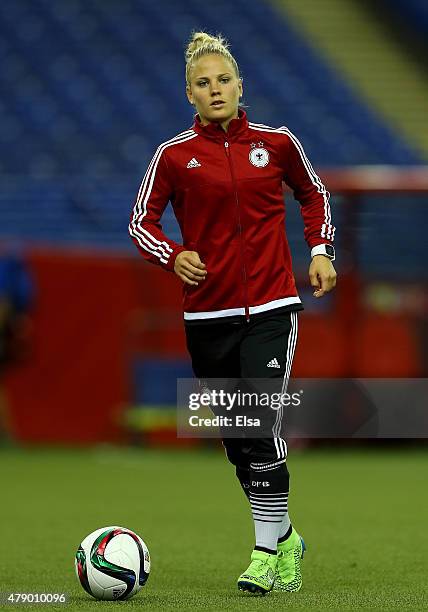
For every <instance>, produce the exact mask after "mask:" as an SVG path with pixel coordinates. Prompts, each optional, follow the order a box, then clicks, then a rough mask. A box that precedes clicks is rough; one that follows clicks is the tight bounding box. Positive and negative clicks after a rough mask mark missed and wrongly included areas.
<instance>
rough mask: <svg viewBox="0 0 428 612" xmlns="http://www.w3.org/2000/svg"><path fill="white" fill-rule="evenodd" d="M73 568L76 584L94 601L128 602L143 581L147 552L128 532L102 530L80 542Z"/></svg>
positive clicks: (145, 577)
mask: <svg viewBox="0 0 428 612" xmlns="http://www.w3.org/2000/svg"><path fill="white" fill-rule="evenodd" d="M75 568H76V574H77V578H78V579H79V581H80V584H81V585H82V587H83V588H84V589H85V591H87V592H88V593H89V594H90V595H92V597H95V599H107V600H109V601H112V600H116V599H118V600H122V599H130V598H131V597H133V596H134V595H135V594H136V593H138V591H139V590H140V589H141V588H142V587H143V586H144V585H145V584H146V582H147V578H148V577H149V573H150V553H149V549H148V548H147V546H146V545H145V543H144V542H143V540H142V539H141V538H140V537H139V536H138V535H137V534H136V533H134V532H133V531H131V530H130V529H126V528H124V527H116V526H113V527H103V528H102V529H97V530H96V531H94V532H92V533H90V534H89V535H88V536H87V537H86V538H85V539H84V540H83V542H82V543H81V545H80V546H79V548H78V549H77V553H76V559H75Z"/></svg>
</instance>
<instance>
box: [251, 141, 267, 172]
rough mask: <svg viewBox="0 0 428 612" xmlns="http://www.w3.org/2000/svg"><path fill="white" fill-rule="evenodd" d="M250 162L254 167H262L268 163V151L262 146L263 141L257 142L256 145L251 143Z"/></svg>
mask: <svg viewBox="0 0 428 612" xmlns="http://www.w3.org/2000/svg"><path fill="white" fill-rule="evenodd" d="M250 162H251V163H252V164H253V166H256V168H264V167H265V166H267V165H268V163H269V152H268V151H267V150H266V149H265V148H264V147H263V143H262V142H259V143H257V145H255V144H254V143H252V144H251V151H250Z"/></svg>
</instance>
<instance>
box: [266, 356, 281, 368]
mask: <svg viewBox="0 0 428 612" xmlns="http://www.w3.org/2000/svg"><path fill="white" fill-rule="evenodd" d="M266 367H268V368H280V367H281V366H280V365H279V361H278V359H277V358H276V357H274V358H273V359H271V360H270V361H269V363H268V364H267V366H266Z"/></svg>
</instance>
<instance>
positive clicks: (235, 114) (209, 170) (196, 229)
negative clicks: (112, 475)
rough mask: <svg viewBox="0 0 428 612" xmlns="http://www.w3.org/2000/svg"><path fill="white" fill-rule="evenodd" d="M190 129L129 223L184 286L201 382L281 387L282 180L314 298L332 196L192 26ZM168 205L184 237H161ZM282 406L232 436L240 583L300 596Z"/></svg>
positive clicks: (284, 336) (229, 450)
mask: <svg viewBox="0 0 428 612" xmlns="http://www.w3.org/2000/svg"><path fill="white" fill-rule="evenodd" d="M186 93H187V97H188V100H189V102H190V103H191V104H193V105H194V106H195V108H196V111H197V114H196V117H195V122H194V125H193V127H192V128H190V129H188V130H186V131H184V132H182V133H180V134H178V135H177V136H175V137H174V138H172V139H171V140H168V141H167V142H165V143H163V144H161V145H160V146H159V148H158V149H157V151H156V153H155V155H154V157H153V159H152V161H151V163H150V165H149V167H148V169H147V172H146V174H145V176H144V179H143V181H142V184H141V187H140V190H139V193H138V196H137V200H136V204H135V207H134V211H133V214H132V218H131V223H130V226H129V230H130V234H131V236H132V238H133V240H134V242H135V244H136V245H137V247H138V248H139V249H140V251H141V253H142V255H143V256H144V257H145V258H146V259H147V260H148V261H151V262H153V263H156V264H159V265H161V266H162V267H164V268H165V269H166V270H170V271H174V272H175V274H176V275H177V276H178V277H179V278H180V279H181V280H182V281H183V283H184V285H183V289H184V298H183V302H184V323H185V330H186V338H187V346H188V349H189V352H190V355H191V358H192V365H193V369H194V372H195V375H196V376H197V377H198V378H203V379H206V378H217V379H218V378H230V377H236V378H239V377H242V378H245V379H261V378H263V379H273V380H274V381H276V384H277V385H279V388H280V389H281V390H282V391H283V392H284V391H285V389H286V386H287V382H288V378H289V376H290V370H291V364H292V359H293V355H294V349H295V345H296V339H297V311H298V310H301V309H302V305H301V301H300V299H299V296H298V294H297V291H296V287H295V282H294V278H293V274H292V270H291V257H290V252H289V248H288V244H287V239H286V235H285V208H284V197H283V190H282V181H285V182H286V183H287V184H288V185H290V187H291V188H292V189H293V191H294V195H295V197H296V199H298V200H299V201H300V204H301V211H302V216H303V220H304V224H305V229H304V234H305V239H306V241H307V243H308V246H309V248H310V249H311V257H312V261H311V263H310V267H309V277H310V282H311V285H312V287H313V288H314V296H315V297H317V298H319V297H322V296H323V295H324V294H325V293H327V292H328V291H330V290H331V289H332V288H333V287H334V286H335V284H336V273H335V271H334V268H333V265H332V260H333V259H334V249H333V247H332V245H331V243H332V241H333V238H334V227H333V226H332V225H331V215H330V206H329V200H328V197H329V194H328V192H327V191H326V189H325V187H324V185H323V184H322V183H321V180H320V179H319V177H318V176H317V175H316V174H315V172H314V170H313V168H312V166H311V164H310V162H309V161H308V159H307V157H306V155H305V153H304V151H303V148H302V145H301V144H300V142H299V141H298V140H297V138H296V137H295V136H294V135H293V134H292V133H291V132H290V131H289V130H288V129H287V128H285V127H282V128H278V129H277V128H272V127H269V126H265V125H261V124H255V123H251V122H249V121H248V119H247V116H246V113H245V111H244V110H243V109H242V108H240V107H239V100H240V98H241V97H242V93H243V87H242V79H241V77H240V73H239V68H238V65H237V63H236V61H235V59H234V57H233V56H232V55H231V53H230V51H229V50H228V46H227V43H226V42H225V40H224V39H223V38H222V37H221V36H217V37H213V36H210V35H208V34H206V33H205V32H197V33H194V34H193V36H192V37H191V40H190V41H189V44H188V47H187V50H186ZM168 201H171V203H172V206H173V209H174V213H175V215H176V217H177V220H178V223H179V225H180V229H181V232H182V236H183V245H179V244H177V243H175V242H173V241H172V240H170V239H169V238H167V237H166V236H165V234H164V233H163V232H162V227H161V225H160V218H161V216H162V214H163V212H164V210H165V207H166V206H167V204H168ZM281 414H282V413H281V412H279V413H278V414H277V415H276V417H275V422H274V423H273V425H272V435H271V436H270V437H268V438H267V437H261V438H245V437H244V438H232V439H230V438H229V439H228V438H227V437H224V439H223V444H224V446H225V449H226V454H227V457H228V459H229V461H230V462H231V463H232V464H233V465H235V468H236V475H237V477H238V479H239V482H240V484H241V486H242V488H243V489H244V491H245V493H246V495H247V497H248V499H249V501H250V505H251V510H252V514H253V519H254V527H255V547H254V551H253V553H252V555H251V562H250V565H249V567H248V568H247V570H246V571H245V572H244V573H243V574H241V576H240V577H239V579H238V587H239V588H240V589H241V590H243V591H248V592H250V593H254V594H265V593H267V592H269V591H270V590H272V589H274V590H280V591H298V590H299V589H300V588H301V585H302V578H301V572H300V559H301V557H302V556H303V551H304V543H303V540H302V538H301V537H300V536H299V534H298V533H297V532H296V530H295V529H294V527H292V525H291V523H290V519H289V516H288V511H287V504H288V492H289V474H288V470H287V467H286V456H287V447H286V444H285V440H284V439H283V438H282V437H281V432H280V422H279V420H280V417H281Z"/></svg>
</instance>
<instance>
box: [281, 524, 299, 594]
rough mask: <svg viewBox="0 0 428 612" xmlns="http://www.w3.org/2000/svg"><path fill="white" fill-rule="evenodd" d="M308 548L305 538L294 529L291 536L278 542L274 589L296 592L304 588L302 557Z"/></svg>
mask: <svg viewBox="0 0 428 612" xmlns="http://www.w3.org/2000/svg"><path fill="white" fill-rule="evenodd" d="M305 550H306V546H305V543H304V541H303V538H302V537H301V536H299V534H298V533H297V531H296V530H295V529H294V527H293V530H292V532H291V535H290V537H289V538H288V539H287V540H286V541H285V542H281V543H279V544H278V563H277V566H276V572H275V582H274V585H273V590H274V591H287V592H288V593H295V592H296V591H300V589H301V588H302V572H301V571H300V559H303V555H304V552H305Z"/></svg>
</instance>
